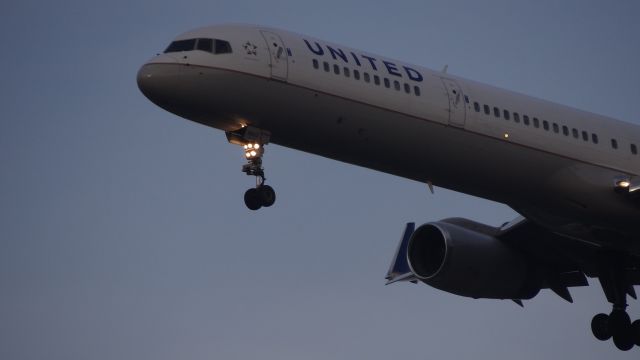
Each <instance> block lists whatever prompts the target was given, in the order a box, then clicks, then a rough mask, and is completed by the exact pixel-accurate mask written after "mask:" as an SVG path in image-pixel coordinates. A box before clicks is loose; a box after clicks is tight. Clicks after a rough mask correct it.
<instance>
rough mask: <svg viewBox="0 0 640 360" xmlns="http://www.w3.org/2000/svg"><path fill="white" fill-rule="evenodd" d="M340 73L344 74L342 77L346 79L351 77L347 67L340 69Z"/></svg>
mask: <svg viewBox="0 0 640 360" xmlns="http://www.w3.org/2000/svg"><path fill="white" fill-rule="evenodd" d="M342 71H343V72H344V76H346V77H349V76H350V75H351V72H350V71H349V68H348V67H345V68H344V69H342Z"/></svg>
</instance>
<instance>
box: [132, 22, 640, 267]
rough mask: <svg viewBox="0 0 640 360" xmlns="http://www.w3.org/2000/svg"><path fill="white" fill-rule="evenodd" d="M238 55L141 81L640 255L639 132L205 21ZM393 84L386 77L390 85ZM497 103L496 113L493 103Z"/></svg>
mask: <svg viewBox="0 0 640 360" xmlns="http://www.w3.org/2000/svg"><path fill="white" fill-rule="evenodd" d="M193 38H213V39H223V40H225V41H228V42H229V43H230V44H231V48H232V49H233V51H232V52H229V53H224V54H213V53H209V52H206V51H201V50H190V51H181V52H170V53H165V54H161V55H158V56H157V57H155V58H153V59H152V60H151V61H149V62H148V63H147V64H146V65H144V66H143V67H142V69H141V70H140V72H139V74H138V82H139V86H140V88H141V90H142V91H143V92H144V93H145V95H146V96H147V97H149V98H150V99H151V100H152V101H153V102H155V103H156V104H158V105H159V106H161V107H163V108H165V109H167V110H169V111H171V112H173V113H176V114H178V115H180V116H182V117H185V118H187V119H190V120H193V121H197V122H200V123H203V124H205V125H208V126H212V127H216V128H219V129H221V130H224V131H235V130H238V129H240V128H242V127H244V126H253V127H257V128H261V129H265V130H268V131H270V132H271V134H272V135H271V142H273V143H276V144H280V145H283V146H287V147H291V148H295V149H299V150H302V151H307V152H310V153H314V154H318V155H321V156H326V157H329V158H332V159H336V160H340V161H345V162H349V163H353V164H356V165H360V166H365V167H368V168H371V169H375V170H379V171H384V172H387V173H390V174H394V175H398V176H402V177H405V178H409V179H413V180H416V181H421V182H432V183H433V184H435V185H437V186H442V187H446V188H449V189H452V190H456V191H461V192H464V193H468V194H472V195H475V196H479V197H483V198H487V199H491V200H494V201H499V202H502V203H505V204H508V205H509V206H511V207H513V208H514V209H516V210H517V211H518V212H520V213H522V214H523V215H524V216H525V217H527V218H529V219H530V220H532V221H535V222H537V223H539V224H540V225H543V226H544V227H546V228H549V229H551V230H553V231H555V232H557V233H559V234H562V235H565V236H568V237H571V238H574V239H579V240H582V241H587V242H591V243H596V244H601V245H606V246H611V247H614V248H621V249H625V250H628V251H632V252H634V253H636V254H640V246H638V245H636V242H635V241H633V238H634V237H635V236H636V235H638V234H640V225H639V224H638V221H637V220H638V219H640V208H639V207H638V206H637V202H634V201H633V200H632V199H631V198H630V197H628V196H623V195H621V194H619V193H616V192H614V184H615V183H616V181H618V180H620V179H634V178H636V177H637V176H638V175H640V165H639V161H638V159H639V157H640V155H637V146H639V145H640V128H638V127H637V126H635V125H632V124H628V123H625V122H621V121H618V120H615V119H611V118H607V117H604V116H600V115H596V114H592V113H588V112H584V111H580V110H576V109H572V108H569V107H566V106H562V105H558V104H554V103H551V102H548V101H544V100H540V99H536V98H532V97H529V96H525V95H521V94H518V93H514V92H511V91H507V90H503V89H499V88H496V87H493V86H489V85H485V84H480V83H478V82H474V81H470V80H466V79H462V78H459V77H456V76H453V75H450V74H446V73H442V72H436V71H432V70H429V69H426V68H423V67H420V66H416V65H411V64H408V63H403V62H400V61H397V60H394V59H389V58H385V57H382V56H378V55H374V54H370V53H367V52H363V51H360V50H356V49H351V48H348V47H345V46H341V45H337V44H334V43H329V42H326V41H322V40H318V39H315V38H311V37H308V36H304V35H299V34H294V33H291V32H287V31H282V30H277V29H272V28H264V27H258V26H245V25H225V26H212V27H206V28H201V29H197V30H193V31H190V32H187V33H185V34H182V35H180V36H179V37H178V38H177V39H176V40H183V39H193ZM387 84H388V85H387ZM485 110H488V113H487V112H486V111H485Z"/></svg>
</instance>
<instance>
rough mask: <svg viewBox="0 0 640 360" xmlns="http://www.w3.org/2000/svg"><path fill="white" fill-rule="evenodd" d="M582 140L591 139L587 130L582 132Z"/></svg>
mask: <svg viewBox="0 0 640 360" xmlns="http://www.w3.org/2000/svg"><path fill="white" fill-rule="evenodd" d="M582 140H584V141H589V134H588V133H587V132H586V131H583V132H582Z"/></svg>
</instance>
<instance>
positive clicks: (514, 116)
mask: <svg viewBox="0 0 640 360" xmlns="http://www.w3.org/2000/svg"><path fill="white" fill-rule="evenodd" d="M513 121H515V122H520V114H518V113H517V112H514V113H513ZM526 124H527V125H529V124H528V123H526Z"/></svg>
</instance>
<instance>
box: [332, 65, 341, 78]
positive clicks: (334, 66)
mask: <svg viewBox="0 0 640 360" xmlns="http://www.w3.org/2000/svg"><path fill="white" fill-rule="evenodd" d="M333 73H334V74H336V75H340V66H338V65H336V64H333Z"/></svg>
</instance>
